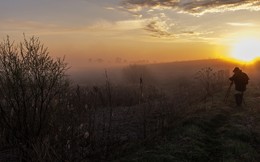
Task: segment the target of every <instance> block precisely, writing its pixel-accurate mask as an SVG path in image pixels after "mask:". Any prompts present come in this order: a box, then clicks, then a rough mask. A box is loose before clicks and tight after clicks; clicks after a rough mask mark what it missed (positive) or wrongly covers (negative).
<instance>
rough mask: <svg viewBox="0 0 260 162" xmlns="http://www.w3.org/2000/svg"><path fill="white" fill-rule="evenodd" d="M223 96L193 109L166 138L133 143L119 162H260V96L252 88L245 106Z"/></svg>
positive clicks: (183, 116) (168, 131) (172, 128)
mask: <svg viewBox="0 0 260 162" xmlns="http://www.w3.org/2000/svg"><path fill="white" fill-rule="evenodd" d="M223 96H224V92H220V93H218V94H217V95H216V97H215V98H214V99H213V102H212V101H207V102H204V103H200V104H197V105H195V106H192V107H191V108H190V110H189V111H186V112H185V114H182V119H181V120H179V121H178V122H176V123H175V124H174V125H173V126H172V127H171V128H169V129H168V130H167V133H166V134H165V136H163V137H160V138H158V137H157V138H153V139H148V140H146V141H144V142H142V143H138V144H133V145H132V146H131V147H129V148H128V149H126V150H124V152H121V153H122V154H121V155H122V156H123V157H121V158H119V159H117V160H115V161H129V162H134V161H144V162H145V161H147V162H148V161H149V162H153V161H154V162H157V161H178V162H181V161H183V162H184V161H225V162H238V161H241V162H245V161H248V162H249V161H250V162H253V161H255V162H257V161H260V93H259V92H258V91H255V90H254V89H249V90H248V92H247V94H246V97H245V104H244V105H243V106H242V107H236V106H235V104H234V100H233V97H232V96H230V98H229V101H228V103H227V104H225V103H223ZM125 152H127V153H125ZM125 154H126V155H125Z"/></svg>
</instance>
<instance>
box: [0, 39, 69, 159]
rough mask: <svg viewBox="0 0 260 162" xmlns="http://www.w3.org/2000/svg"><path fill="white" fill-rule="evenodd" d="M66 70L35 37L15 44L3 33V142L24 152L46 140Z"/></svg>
mask: <svg viewBox="0 0 260 162" xmlns="http://www.w3.org/2000/svg"><path fill="white" fill-rule="evenodd" d="M66 70H67V64H66V63H65V62H64V59H59V58H58V59H56V60H54V59H52V58H51V57H50V56H49V53H48V51H47V48H45V47H44V45H43V44H42V43H41V42H40V41H39V39H38V38H36V37H31V38H29V39H26V38H25V37H24V40H23V42H21V43H19V44H15V43H14V42H12V41H11V40H10V39H9V37H7V39H6V40H4V41H3V42H2V43H1V44H0V97H1V98H0V110H1V112H0V115H1V119H0V120H1V130H2V131H1V132H2V133H3V132H4V135H3V136H4V137H5V138H6V143H7V144H12V145H17V146H19V148H21V149H23V151H24V152H25V154H26V152H27V151H28V150H34V148H35V147H34V146H35V145H36V143H41V142H43V141H46V140H48V136H47V135H48V133H49V130H50V127H51V125H52V122H53V112H55V111H56V106H57V105H58V101H59V100H58V95H59V94H60V93H62V92H63V91H65V89H66V87H68V81H67V79H66V75H65V72H66ZM27 153H28V154H30V151H29V152H27ZM34 153H35V154H36V152H35V151H34ZM38 155H40V154H39V153H38ZM28 156H29V155H28Z"/></svg>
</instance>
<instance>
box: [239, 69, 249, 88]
mask: <svg viewBox="0 0 260 162" xmlns="http://www.w3.org/2000/svg"><path fill="white" fill-rule="evenodd" d="M240 80H241V83H242V84H244V85H247V84H248V80H249V77H248V76H247V74H246V73H243V72H242V73H241V76H240Z"/></svg>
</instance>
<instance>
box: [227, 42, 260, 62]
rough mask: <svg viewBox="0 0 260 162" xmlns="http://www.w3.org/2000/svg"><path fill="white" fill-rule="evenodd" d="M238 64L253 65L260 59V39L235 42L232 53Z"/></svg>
mask: <svg viewBox="0 0 260 162" xmlns="http://www.w3.org/2000/svg"><path fill="white" fill-rule="evenodd" d="M230 55H231V58H233V59H234V60H235V61H236V62H242V63H249V64H251V63H253V62H255V60H256V59H257V58H259V57H260V39H256V38H244V39H240V40H238V41H237V42H235V43H234V44H233V45H232V47H231V51H230Z"/></svg>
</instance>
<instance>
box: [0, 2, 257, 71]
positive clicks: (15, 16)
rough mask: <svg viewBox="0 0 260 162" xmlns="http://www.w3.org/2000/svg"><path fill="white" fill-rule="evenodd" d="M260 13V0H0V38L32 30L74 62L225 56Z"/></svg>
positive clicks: (253, 30)
mask: <svg viewBox="0 0 260 162" xmlns="http://www.w3.org/2000/svg"><path fill="white" fill-rule="evenodd" d="M259 17H260V0H1V1H0V37H1V38H2V40H3V39H4V38H5V37H6V35H9V36H10V37H11V39H13V40H19V39H21V38H22V37H23V33H24V34H25V35H26V36H27V37H30V36H37V37H39V38H40V40H41V42H42V43H44V45H45V46H47V47H48V49H49V52H50V54H51V55H52V56H53V57H62V56H64V55H65V57H66V61H67V62H68V63H69V64H70V66H72V67H74V68H81V67H85V66H89V65H96V64H107V65H117V64H118V65H120V64H131V63H158V62H171V61H182V60H196V59H209V58H225V57H229V56H230V55H231V53H232V51H231V50H232V48H236V49H233V51H236V50H238V51H239V50H240V48H239V47H237V46H238V45H239V46H240V44H241V43H239V42H241V41H245V40H246V39H249V40H252V39H255V40H258V39H260V19H259ZM247 42H249V41H247ZM254 42H257V41H254ZM259 42H260V41H259ZM249 48H250V47H249ZM259 52H260V51H259ZM256 55H257V54H256Z"/></svg>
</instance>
